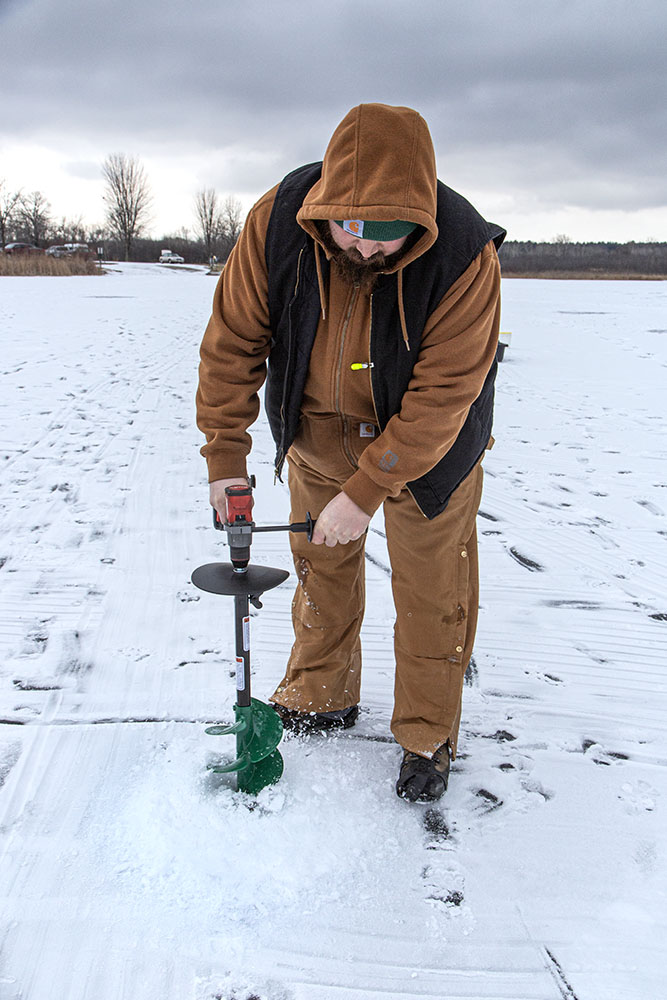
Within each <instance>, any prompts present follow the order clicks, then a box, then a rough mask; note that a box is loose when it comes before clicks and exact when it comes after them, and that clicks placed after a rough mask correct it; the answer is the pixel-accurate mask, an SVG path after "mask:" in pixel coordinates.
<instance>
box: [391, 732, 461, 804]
mask: <svg viewBox="0 0 667 1000" xmlns="http://www.w3.org/2000/svg"><path fill="white" fill-rule="evenodd" d="M448 781H449V743H443V744H442V746H441V747H438V749H437V750H436V751H435V753H434V754H433V756H432V757H431V758H430V760H429V758H428V757H420V755H419V754H418V753H413V752H412V751H411V750H404V751H403V760H402V761H401V770H400V771H399V775H398V781H397V782H396V794H397V795H398V796H400V798H402V799H408V801H410V802H435V800H436V799H439V798H440V796H441V795H442V794H443V793H444V792H446V791H447V783H448Z"/></svg>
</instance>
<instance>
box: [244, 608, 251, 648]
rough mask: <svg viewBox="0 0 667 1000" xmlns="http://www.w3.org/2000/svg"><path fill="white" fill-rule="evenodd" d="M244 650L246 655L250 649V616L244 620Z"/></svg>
mask: <svg viewBox="0 0 667 1000" xmlns="http://www.w3.org/2000/svg"><path fill="white" fill-rule="evenodd" d="M243 648H244V650H245V651H246V653H247V652H248V650H249V649H250V616H248V617H247V618H244V619H243Z"/></svg>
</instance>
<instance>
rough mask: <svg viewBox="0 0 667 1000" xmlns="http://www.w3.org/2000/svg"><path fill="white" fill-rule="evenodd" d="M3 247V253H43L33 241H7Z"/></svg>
mask: <svg viewBox="0 0 667 1000" xmlns="http://www.w3.org/2000/svg"><path fill="white" fill-rule="evenodd" d="M4 249H5V253H44V251H43V250H42V249H41V248H40V247H36V246H35V244H34V243H8V244H7V246H6V247H5V248H4Z"/></svg>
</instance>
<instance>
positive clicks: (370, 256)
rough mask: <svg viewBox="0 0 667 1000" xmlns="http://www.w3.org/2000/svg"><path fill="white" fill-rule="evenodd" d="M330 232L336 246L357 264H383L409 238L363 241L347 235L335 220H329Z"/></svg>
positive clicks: (349, 234)
mask: <svg viewBox="0 0 667 1000" xmlns="http://www.w3.org/2000/svg"><path fill="white" fill-rule="evenodd" d="M329 232H330V233H331V238H332V239H333V241H334V243H335V244H336V246H338V247H340V249H341V250H344V251H345V253H346V254H347V256H348V257H349V258H350V260H353V261H354V262H355V264H363V263H368V264H375V263H380V264H383V263H384V262H385V261H386V259H387V257H391V255H392V254H394V253H397V252H398V251H399V250H400V249H401V247H402V246H403V244H404V243H405V241H406V240H407V236H401V237H400V238H399V239H397V240H362V239H360V238H359V237H358V236H353V235H352V233H347V232H346V231H345V230H344V229H343V227H342V226H339V225H338V223H337V222H334V221H333V219H329Z"/></svg>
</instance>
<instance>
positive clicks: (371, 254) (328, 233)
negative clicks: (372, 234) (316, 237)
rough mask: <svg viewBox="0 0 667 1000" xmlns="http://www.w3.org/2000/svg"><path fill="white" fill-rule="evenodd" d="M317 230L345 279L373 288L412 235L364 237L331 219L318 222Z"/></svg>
mask: <svg viewBox="0 0 667 1000" xmlns="http://www.w3.org/2000/svg"><path fill="white" fill-rule="evenodd" d="M318 229H319V231H320V234H321V236H322V240H323V242H324V244H325V246H326V247H327V249H328V250H329V251H330V252H331V254H332V261H333V263H334V264H335V266H336V268H337V270H338V273H339V274H340V276H341V277H342V278H343V280H344V281H347V282H349V284H351V285H359V286H360V287H361V288H363V289H365V290H366V291H372V289H373V287H374V285H375V282H376V280H377V276H378V274H379V273H380V272H381V271H384V270H385V269H386V268H387V267H391V266H393V265H394V264H395V263H396V262H397V260H398V258H399V257H400V255H401V251H402V249H403V244H404V243H405V241H406V240H407V239H408V238H409V237H407V236H402V237H401V238H400V239H398V240H382V241H378V240H362V239H359V237H358V236H353V235H352V234H351V233H346V232H345V230H344V229H343V227H342V226H339V225H337V224H336V223H335V222H334V221H333V220H331V219H328V220H327V221H325V222H324V221H323V222H320V223H318Z"/></svg>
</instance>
